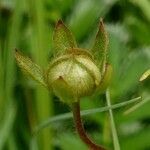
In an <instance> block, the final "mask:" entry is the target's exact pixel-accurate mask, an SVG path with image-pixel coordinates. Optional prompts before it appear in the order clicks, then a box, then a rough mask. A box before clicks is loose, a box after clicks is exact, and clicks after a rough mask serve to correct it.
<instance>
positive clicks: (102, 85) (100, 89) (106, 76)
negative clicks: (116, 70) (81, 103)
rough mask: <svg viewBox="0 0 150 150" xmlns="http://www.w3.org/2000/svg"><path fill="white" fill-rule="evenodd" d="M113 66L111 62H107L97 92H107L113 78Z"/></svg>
mask: <svg viewBox="0 0 150 150" xmlns="http://www.w3.org/2000/svg"><path fill="white" fill-rule="evenodd" d="M112 72H113V69H112V66H111V65H110V64H106V68H105V72H104V75H103V76H102V80H101V82H100V84H99V86H98V87H97V89H96V94H100V93H103V92H105V90H106V89H107V87H108V85H109V84H110V81H111V78H112Z"/></svg>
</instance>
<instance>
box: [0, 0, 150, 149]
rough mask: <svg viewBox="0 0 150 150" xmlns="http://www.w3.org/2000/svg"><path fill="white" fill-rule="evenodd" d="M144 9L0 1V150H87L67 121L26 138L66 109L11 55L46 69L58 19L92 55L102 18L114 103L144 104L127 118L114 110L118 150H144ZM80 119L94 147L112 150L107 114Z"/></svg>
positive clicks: (149, 22)
mask: <svg viewBox="0 0 150 150" xmlns="http://www.w3.org/2000/svg"><path fill="white" fill-rule="evenodd" d="M149 8H150V1H149V0H141V1H138V0H120V1H119V0H55V1H52V0H26V1H25V0H0V150H20V149H21V150H27V149H30V150H38V149H39V150H55V149H56V150H57V149H58V150H59V149H60V150H70V149H71V150H77V149H82V150H84V149H85V150H86V149H87V148H86V146H85V145H84V144H83V143H82V142H81V141H80V140H79V138H78V136H77V135H76V134H75V130H74V125H73V122H72V120H66V121H60V122H59V121H57V122H54V123H52V124H51V125H50V126H49V127H48V128H45V129H43V130H41V131H40V133H39V134H38V135H35V136H33V135H32V131H33V129H34V127H35V126H36V125H38V124H39V123H41V122H42V121H44V120H47V119H48V117H51V116H55V115H57V114H63V113H65V112H68V111H69V108H68V107H67V106H66V105H63V104H62V103H59V100H58V98H57V97H55V96H54V95H52V94H49V93H48V91H46V90H45V89H44V88H41V87H39V85H37V84H36V83H35V82H33V81H31V80H29V79H26V78H25V77H24V76H23V75H22V73H21V72H20V71H19V69H18V68H17V67H16V63H15V62H14V49H15V48H18V49H20V50H21V51H22V52H24V53H26V54H28V55H30V56H31V58H32V59H34V60H35V62H37V63H38V64H41V66H45V64H46V63H47V62H48V60H49V58H50V57H51V54H52V53H51V52H52V50H51V48H52V44H51V41H52V34H53V29H54V25H55V23H56V21H57V20H58V19H60V18H61V19H62V20H63V21H64V22H65V23H66V24H67V25H68V26H69V27H70V28H71V30H72V32H73V33H74V35H75V37H76V39H77V41H78V43H79V46H80V47H82V48H91V47H92V44H93V43H92V41H93V39H94V38H95V34H96V31H97V26H98V22H99V18H100V17H103V18H104V22H105V24H106V26H107V30H108V33H109V38H110V45H109V50H110V56H109V59H110V60H109V61H110V62H111V64H112V65H113V69H114V74H113V80H112V83H111V85H110V92H111V100H112V103H119V102H123V101H125V100H129V99H131V98H133V97H138V96H142V98H143V101H144V102H143V101H142V103H141V104H140V106H138V107H137V109H133V111H131V112H130V113H128V114H124V111H126V110H128V109H129V108H130V107H131V105H129V106H127V107H125V108H120V109H117V110H115V111H113V112H114V115H115V122H116V126H117V130H118V134H119V141H120V144H121V149H122V150H128V149H132V150H148V149H150V142H149V139H150V109H149V108H150V91H149V89H150V81H149V79H146V80H145V81H143V82H142V83H139V78H140V76H141V75H142V73H143V72H145V71H146V70H147V69H148V68H149V67H150V9H149ZM45 68H46V66H45ZM105 104H106V101H105V97H104V95H100V96H95V97H93V98H92V100H91V98H89V99H87V98H86V99H84V100H82V101H81V105H82V109H87V108H89V109H90V108H95V107H102V106H105ZM135 105H137V104H135ZM132 107H134V106H132ZM132 107H131V109H132ZM84 119H85V128H86V130H87V131H88V132H89V134H91V136H92V137H93V138H94V139H95V140H96V141H97V143H102V144H103V145H105V146H106V147H109V149H113V148H112V147H113V146H112V145H113V143H112V136H111V128H110V122H109V119H108V114H107V113H98V114H91V115H88V116H86V117H84Z"/></svg>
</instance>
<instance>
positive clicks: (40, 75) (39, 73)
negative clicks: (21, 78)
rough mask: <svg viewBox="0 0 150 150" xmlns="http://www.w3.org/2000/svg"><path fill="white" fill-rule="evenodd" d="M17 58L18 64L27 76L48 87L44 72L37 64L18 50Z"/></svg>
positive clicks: (16, 52)
mask: <svg viewBox="0 0 150 150" xmlns="http://www.w3.org/2000/svg"><path fill="white" fill-rule="evenodd" d="M15 58H16V62H17V64H18V66H19V67H20V68H21V70H22V71H23V72H24V73H25V74H26V75H27V76H29V77H31V78H32V79H34V80H35V81H37V82H39V83H40V84H42V85H43V86H45V87H47V84H46V82H45V79H44V72H43V70H42V69H41V68H40V67H39V66H38V65H37V64H35V63H34V62H33V61H32V60H31V59H30V58H29V57H27V56H24V55H23V54H22V53H21V52H19V51H18V50H15Z"/></svg>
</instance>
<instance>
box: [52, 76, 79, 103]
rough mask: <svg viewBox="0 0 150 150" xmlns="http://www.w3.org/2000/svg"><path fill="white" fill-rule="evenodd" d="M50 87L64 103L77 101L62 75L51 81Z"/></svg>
mask: <svg viewBox="0 0 150 150" xmlns="http://www.w3.org/2000/svg"><path fill="white" fill-rule="evenodd" d="M52 87H53V91H54V93H55V95H57V96H58V97H59V98H60V100H61V101H63V102H64V103H68V104H71V103H73V102H76V101H77V98H75V97H74V94H73V91H72V88H71V87H69V85H68V83H67V82H66V81H65V80H64V79H63V77H61V76H60V77H59V78H58V79H56V80H55V81H54V82H52Z"/></svg>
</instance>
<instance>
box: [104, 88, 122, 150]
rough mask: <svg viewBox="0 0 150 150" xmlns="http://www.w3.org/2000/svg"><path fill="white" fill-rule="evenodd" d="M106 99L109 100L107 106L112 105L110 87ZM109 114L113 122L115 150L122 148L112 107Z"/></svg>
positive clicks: (111, 122)
mask: <svg viewBox="0 0 150 150" xmlns="http://www.w3.org/2000/svg"><path fill="white" fill-rule="evenodd" d="M106 101H107V106H108V107H111V102H110V92H109V89H107V91H106ZM109 116H110V124H111V131H112V137H113V144H114V150H120V144H119V139H118V135H117V131H116V126H115V121H114V117H113V112H112V109H109Z"/></svg>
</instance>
